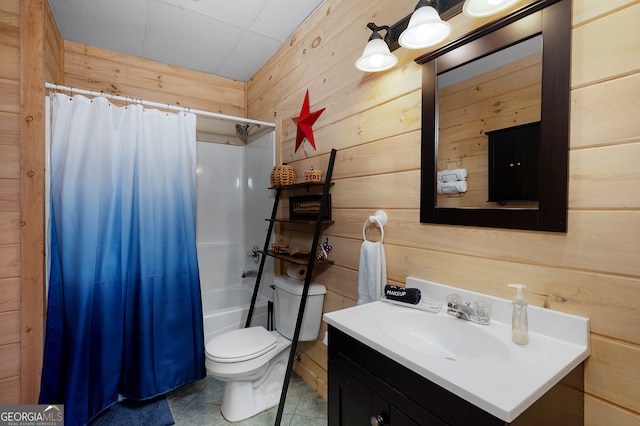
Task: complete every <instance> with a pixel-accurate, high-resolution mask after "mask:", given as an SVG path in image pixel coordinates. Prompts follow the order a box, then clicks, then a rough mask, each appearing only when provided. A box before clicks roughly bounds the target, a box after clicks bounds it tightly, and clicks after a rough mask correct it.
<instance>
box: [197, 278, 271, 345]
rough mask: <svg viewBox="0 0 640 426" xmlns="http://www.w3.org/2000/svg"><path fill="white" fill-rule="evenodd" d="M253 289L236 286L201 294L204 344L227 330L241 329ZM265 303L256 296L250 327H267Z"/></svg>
mask: <svg viewBox="0 0 640 426" xmlns="http://www.w3.org/2000/svg"><path fill="white" fill-rule="evenodd" d="M252 295H253V287H249V286H245V285H236V286H231V287H226V288H221V289H216V290H210V291H206V292H204V293H202V312H203V323H204V339H205V344H206V342H208V341H209V340H211V338H212V337H214V336H216V335H217V334H220V333H223V332H225V331H228V330H237V329H239V328H243V327H244V325H245V322H246V321H247V315H248V313H249V305H250V304H251V296H252ZM267 301H268V299H267V298H266V297H264V296H262V295H260V294H259V295H258V299H256V305H255V308H254V310H253V319H252V320H251V325H252V326H255V325H262V326H263V327H267Z"/></svg>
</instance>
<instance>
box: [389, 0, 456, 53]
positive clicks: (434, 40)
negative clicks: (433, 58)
mask: <svg viewBox="0 0 640 426" xmlns="http://www.w3.org/2000/svg"><path fill="white" fill-rule="evenodd" d="M431 4H432V2H431V1H427V0H420V1H419V2H418V4H417V5H416V8H415V10H414V12H413V14H412V15H411V19H410V20H409V25H408V26H407V29H405V30H404V31H403V32H402V34H400V38H399V39H398V43H400V46H402V47H404V48H406V49H423V48H425V47H429V46H433V45H436V44H438V43H440V42H441V41H442V40H444V39H446V38H447V37H449V34H451V25H450V24H449V23H448V22H445V21H443V20H442V19H440V15H439V14H438V11H437V10H436V9H435V8H434V7H433V6H432V5H431Z"/></svg>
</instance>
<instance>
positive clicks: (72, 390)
mask: <svg viewBox="0 0 640 426" xmlns="http://www.w3.org/2000/svg"><path fill="white" fill-rule="evenodd" d="M52 103H53V114H52V131H51V218H52V226H51V229H52V230H51V243H50V259H51V267H50V279H49V291H48V306H47V322H46V336H45V351H44V363H43V370H42V385H41V393H40V403H42V404H45V403H46V404H49V403H58V404H64V406H65V420H66V423H65V424H66V425H68V426H69V425H82V424H86V423H87V422H88V421H89V420H90V419H91V418H93V417H94V416H96V415H97V414H98V413H100V411H102V410H104V409H105V408H108V407H109V406H111V405H113V404H114V403H116V402H117V401H118V397H119V395H122V396H124V397H126V398H132V399H138V400H144V399H149V398H153V397H155V396H157V395H160V394H163V393H166V392H168V391H170V390H172V389H174V388H176V387H178V386H180V385H183V384H185V383H187V382H190V381H193V380H197V379H201V378H203V377H204V376H205V374H206V373H205V368H204V340H203V339H204V337H203V329H202V303H201V296H200V281H199V275H198V263H197V254H196V240H195V239H196V236H195V232H196V224H195V220H196V212H195V208H196V198H195V197H196V195H195V194H196V192H195V190H196V187H195V168H196V138H195V120H196V118H195V116H194V115H193V114H187V113H180V114H173V113H172V114H169V113H166V112H162V111H158V110H150V109H144V108H143V107H142V106H141V105H129V106H127V107H116V106H114V105H113V104H111V103H110V102H108V101H107V100H106V99H104V98H94V99H87V98H85V97H83V96H74V97H73V98H72V97H69V96H66V95H64V94H55V95H54V99H53V102H52Z"/></svg>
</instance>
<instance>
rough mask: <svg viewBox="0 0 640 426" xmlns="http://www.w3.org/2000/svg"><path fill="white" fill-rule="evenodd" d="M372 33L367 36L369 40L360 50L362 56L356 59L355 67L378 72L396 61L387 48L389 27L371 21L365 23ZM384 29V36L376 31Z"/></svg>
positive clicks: (390, 66) (393, 64)
mask: <svg viewBox="0 0 640 426" xmlns="http://www.w3.org/2000/svg"><path fill="white" fill-rule="evenodd" d="M367 28H369V29H370V30H371V31H372V33H371V37H369V42H368V43H367V45H366V46H365V48H364V52H362V56H360V57H359V58H358V60H357V61H356V68H358V69H359V70H360V71H365V72H378V71H385V70H388V69H389V68H393V67H394V66H395V65H396V64H397V63H398V58H397V57H396V55H394V54H393V53H391V51H390V50H389V41H388V40H389V34H390V31H389V27H388V26H386V25H385V26H382V27H379V26H377V25H376V24H374V23H373V22H369V23H368V24H367ZM382 30H385V31H386V35H385V38H384V39H383V38H382V36H381V35H380V34H379V33H378V31H382Z"/></svg>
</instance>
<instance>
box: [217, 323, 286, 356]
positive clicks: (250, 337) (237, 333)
mask: <svg viewBox="0 0 640 426" xmlns="http://www.w3.org/2000/svg"><path fill="white" fill-rule="evenodd" d="M277 344H278V339H277V338H276V336H274V335H273V334H272V333H271V332H269V331H267V329H266V328H264V327H248V328H241V329H238V330H233V331H228V332H226V333H223V334H220V335H219V336H215V337H214V338H213V339H211V340H209V342H207V345H206V347H205V350H206V352H207V355H208V357H209V358H210V359H211V360H212V361H216V362H221V363H230V362H242V361H247V360H250V359H254V358H257V357H259V356H260V355H263V354H265V353H267V352H269V351H271V350H273V348H275V347H276V345H277Z"/></svg>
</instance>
